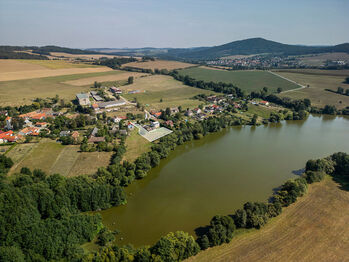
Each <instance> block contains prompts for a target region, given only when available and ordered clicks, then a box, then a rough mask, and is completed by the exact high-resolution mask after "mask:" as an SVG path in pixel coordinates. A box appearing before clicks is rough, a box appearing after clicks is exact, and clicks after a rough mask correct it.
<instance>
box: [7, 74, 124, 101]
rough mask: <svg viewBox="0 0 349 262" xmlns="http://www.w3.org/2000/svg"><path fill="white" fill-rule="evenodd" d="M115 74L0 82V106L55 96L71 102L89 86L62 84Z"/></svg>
mask: <svg viewBox="0 0 349 262" xmlns="http://www.w3.org/2000/svg"><path fill="white" fill-rule="evenodd" d="M115 74H116V75H117V74H118V72H115V71H108V72H101V73H90V74H77V75H64V76H55V77H45V78H35V79H27V80H16V81H4V82H0V104H1V105H2V106H13V105H23V104H30V103H31V102H32V100H33V99H35V98H37V97H40V98H46V97H54V96H55V95H56V94H58V95H59V96H60V98H64V99H68V100H72V99H74V98H75V95H76V94H77V93H80V92H84V91H87V90H89V87H90V86H73V85H68V84H65V83H64V82H67V81H71V80H78V79H80V78H87V77H101V76H111V75H115Z"/></svg>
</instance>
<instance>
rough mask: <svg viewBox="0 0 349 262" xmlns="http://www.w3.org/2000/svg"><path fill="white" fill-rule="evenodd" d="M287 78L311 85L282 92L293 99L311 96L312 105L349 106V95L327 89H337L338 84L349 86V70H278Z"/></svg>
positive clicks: (346, 87)
mask: <svg viewBox="0 0 349 262" xmlns="http://www.w3.org/2000/svg"><path fill="white" fill-rule="evenodd" d="M277 74H280V75H282V76H284V77H286V78H289V79H291V80H293V81H296V82H298V83H300V84H302V85H305V86H306V85H309V88H303V89H299V90H294V91H289V92H286V93H283V94H281V96H284V97H290V98H292V99H304V98H309V99H310V100H311V102H312V105H314V106H317V107H324V106H325V105H335V106H336V107H337V108H344V107H346V106H349V96H345V95H340V94H336V93H333V92H329V91H326V90H325V89H332V90H337V87H338V86H341V87H343V88H344V90H345V89H348V88H349V85H348V84H344V83H343V81H344V79H345V77H347V76H349V70H306V69H304V70H284V71H278V72H277Z"/></svg>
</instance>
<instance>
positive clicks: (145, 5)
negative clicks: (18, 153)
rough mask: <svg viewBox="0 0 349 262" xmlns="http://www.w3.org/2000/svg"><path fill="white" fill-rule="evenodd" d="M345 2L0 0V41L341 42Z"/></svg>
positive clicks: (348, 18)
mask: <svg viewBox="0 0 349 262" xmlns="http://www.w3.org/2000/svg"><path fill="white" fill-rule="evenodd" d="M348 11H349V0H327V1H325V0H292V1H290V0H277V1H275V0H270V1H269V0H264V1H261V0H0V45H35V46H42V45H59V46H65V47H74V48H96V47H101V48H102V47H109V48H124V47H130V48H131V47H133V48H134V47H197V46H213V45H220V44H224V43H228V42H231V41H236V40H241V39H246V38H252V37H263V38H266V39H269V40H273V41H277V42H282V43H287V44H304V45H333V44H339V43H344V42H349V33H348V25H349V15H348Z"/></svg>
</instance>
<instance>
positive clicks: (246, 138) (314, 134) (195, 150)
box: [99, 116, 349, 247]
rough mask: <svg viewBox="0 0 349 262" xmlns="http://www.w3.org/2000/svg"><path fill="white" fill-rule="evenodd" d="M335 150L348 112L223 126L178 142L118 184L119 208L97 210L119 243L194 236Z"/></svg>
mask: <svg viewBox="0 0 349 262" xmlns="http://www.w3.org/2000/svg"><path fill="white" fill-rule="evenodd" d="M338 151H346V152H349V118H344V117H332V116H323V117H320V116H309V118H308V119H307V120H304V121H284V122H282V123H280V124H269V125H268V126H259V127H250V126H245V127H234V128H229V129H225V130H223V131H222V132H219V133H215V134H210V135H208V136H206V137H204V138H203V139H201V140H198V141H193V142H189V143H186V144H185V145H181V146H178V147H177V148H176V149H175V150H174V151H173V152H171V153H170V155H169V157H168V158H166V159H165V160H162V161H161V163H160V165H159V166H158V167H156V168H154V169H152V170H151V172H149V175H148V176H147V177H146V178H144V179H143V180H139V181H135V182H134V183H133V184H132V185H130V186H129V187H128V188H126V193H127V198H128V203H127V205H126V206H120V207H114V208H110V209H107V210H103V211H101V212H99V213H100V214H102V218H103V223H104V224H105V225H106V226H108V228H109V229H111V230H114V229H118V230H120V234H118V235H117V236H116V237H117V241H116V243H117V244H120V245H122V244H128V243H131V244H133V245H134V246H135V247H139V246H142V245H151V244H153V243H154V242H156V241H157V240H158V239H159V238H160V237H161V236H162V235H166V234H167V233H168V232H170V231H177V230H182V231H186V232H189V233H190V234H192V235H194V229H195V228H197V227H199V226H205V225H207V224H209V221H210V219H211V218H212V217H213V216H214V215H216V214H221V215H227V214H232V213H233V212H234V211H235V210H236V209H238V208H240V207H242V206H243V204H244V203H245V202H247V201H267V200H268V198H269V197H270V196H271V195H272V193H273V189H275V188H276V187H278V186H280V185H281V184H282V183H284V182H285V181H286V180H287V179H290V178H294V177H296V176H297V175H296V174H297V171H299V170H300V169H302V168H304V166H305V163H306V161H307V160H308V159H314V158H320V157H324V156H327V155H330V154H332V153H334V152H338ZM194 236H195V235H194Z"/></svg>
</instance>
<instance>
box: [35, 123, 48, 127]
mask: <svg viewBox="0 0 349 262" xmlns="http://www.w3.org/2000/svg"><path fill="white" fill-rule="evenodd" d="M47 125H48V123H46V122H37V123H36V124H35V126H36V127H42V128H45V127H47Z"/></svg>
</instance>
